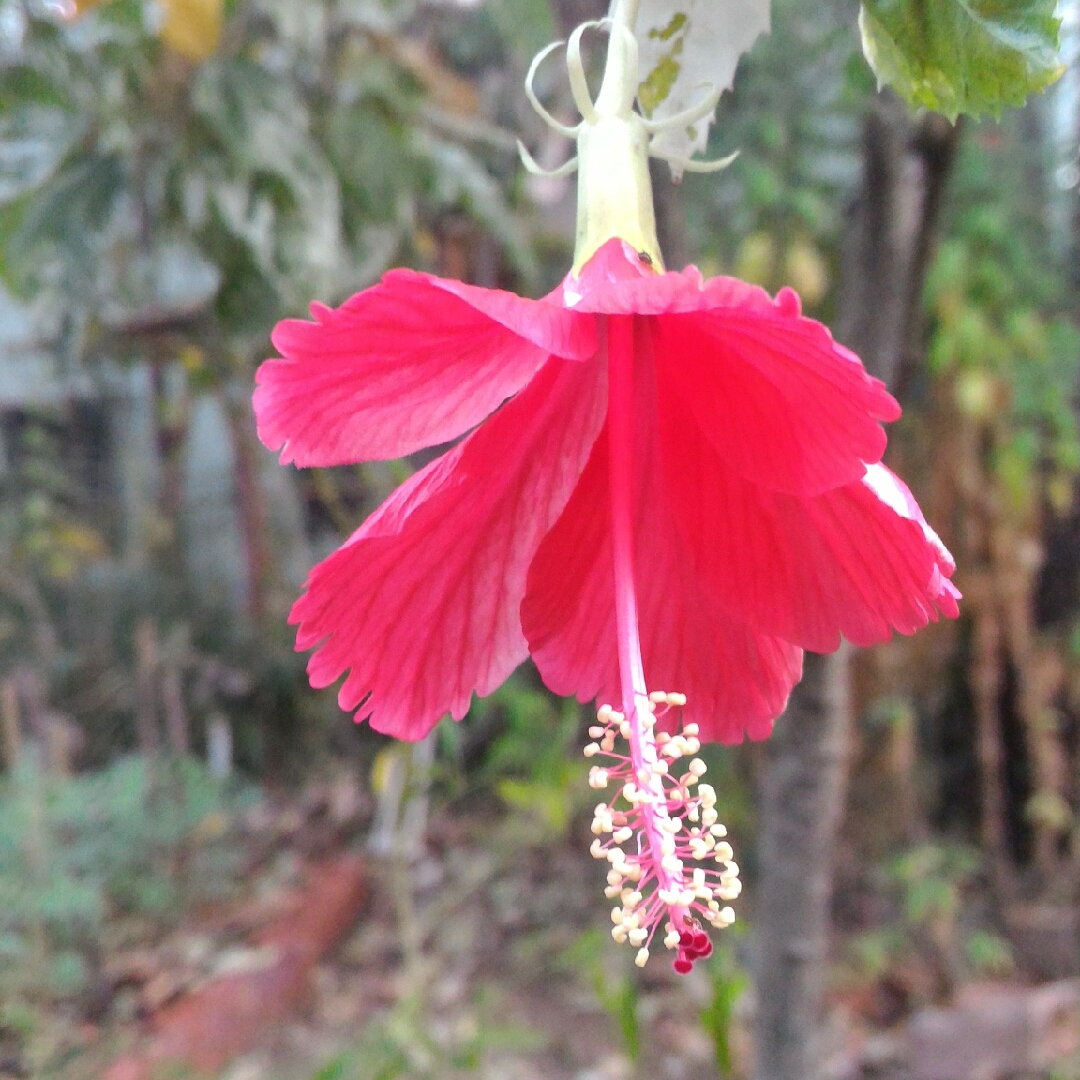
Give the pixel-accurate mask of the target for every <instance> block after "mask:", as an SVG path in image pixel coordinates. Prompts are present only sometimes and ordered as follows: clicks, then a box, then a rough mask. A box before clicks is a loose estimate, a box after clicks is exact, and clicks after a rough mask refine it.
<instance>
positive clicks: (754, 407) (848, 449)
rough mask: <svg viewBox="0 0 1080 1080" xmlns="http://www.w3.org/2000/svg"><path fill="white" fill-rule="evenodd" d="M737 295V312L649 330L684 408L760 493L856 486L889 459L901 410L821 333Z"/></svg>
mask: <svg viewBox="0 0 1080 1080" xmlns="http://www.w3.org/2000/svg"><path fill="white" fill-rule="evenodd" d="M710 284H714V283H710ZM736 284H737V285H739V286H742V283H741V282H737V283H736ZM742 288H743V289H748V288H749V287H748V286H742ZM732 291H733V290H730V289H729V290H725V292H727V293H728V295H726V296H724V297H723V299H724V300H725V301H726V302H728V303H730V304H731V305H732V306H724V307H716V308H713V309H712V310H710V311H708V312H702V313H699V314H686V315H662V316H660V317H658V318H656V319H652V320H649V322H650V325H651V326H652V327H653V328H654V331H653V332H654V340H655V349H656V354H657V363H658V364H659V365H661V366H662V367H663V368H664V371H665V374H666V376H667V378H668V380H669V385H670V387H671V391H672V393H673V394H674V395H675V396H676V397H677V399H678V401H679V405H680V406H681V408H682V409H683V410H684V411H685V412H687V413H690V414H691V415H692V416H693V417H694V419H695V420H696V421H697V424H698V426H699V427H700V428H701V430H702V431H703V432H704V433H705V435H706V437H707V438H708V440H709V442H710V443H711V444H712V446H713V448H714V449H715V450H716V452H717V453H718V454H720V456H721V457H722V458H723V459H724V461H725V462H726V463H727V464H728V465H730V466H731V467H732V468H733V469H734V470H735V471H736V472H738V473H739V475H740V476H742V477H744V478H745V479H747V480H750V481H752V482H754V483H756V484H762V485H764V486H765V487H769V488H775V489H777V490H779V491H786V492H790V493H791V494H794V495H819V494H821V493H822V492H824V491H828V490H829V489H831V488H835V487H840V486H842V485H844V484H848V483H851V482H853V481H856V480H858V479H859V478H860V477H861V476H862V474H863V471H864V464H863V463H864V462H876V461H878V460H880V458H881V455H882V454H883V453H884V452H885V432H884V430H883V428H882V426H881V424H880V423H879V421H881V420H895V419H896V418H897V417H898V416H899V407H898V406H897V404H896V402H895V401H894V400H893V398H892V397H890V395H889V394H888V392H887V391H886V390H885V387H884V385H883V384H882V383H881V382H879V381H878V380H877V379H872V378H871V377H870V376H869V375H867V373H866V371H865V370H864V368H863V366H862V364H861V363H860V362H859V360H858V359H857V358H856V357H855V356H854V354H852V353H850V352H849V351H848V350H846V349H842V348H841V347H839V346H837V344H836V343H835V342H834V341H833V339H832V336H831V335H830V334H829V332H828V330H826V329H825V327H824V326H822V325H821V324H820V323H817V322H814V321H813V320H812V319H807V318H803V317H802V316H800V315H798V314H795V313H793V312H790V309H789V313H785V312H784V311H782V310H781V307H780V306H779V305H773V304H772V303H771V302H770V304H769V306H768V308H766V309H760V308H758V307H757V306H756V305H754V304H750V303H747V304H743V303H742V302H741V301H742V299H743V298H742V297H740V296H737V295H731V293H732ZM714 292H719V290H714Z"/></svg>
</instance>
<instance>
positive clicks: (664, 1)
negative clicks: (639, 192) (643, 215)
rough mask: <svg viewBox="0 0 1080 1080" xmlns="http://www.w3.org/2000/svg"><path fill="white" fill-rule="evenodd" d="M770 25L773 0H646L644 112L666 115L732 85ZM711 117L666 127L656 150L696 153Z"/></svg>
mask: <svg viewBox="0 0 1080 1080" xmlns="http://www.w3.org/2000/svg"><path fill="white" fill-rule="evenodd" d="M768 30H769V0H642V2H641V8H640V11H639V13H638V21H637V27H636V31H635V34H636V37H637V40H638V54H639V62H640V71H641V85H640V86H639V88H638V101H639V103H640V105H641V108H642V111H643V112H644V113H645V115H646V116H648V117H649V118H650V119H651V120H663V119H665V118H666V117H669V116H674V115H675V114H676V113H679V112H682V111H683V110H684V109H687V108H690V107H691V106H692V105H695V104H697V103H698V102H699V101H701V100H702V98H703V97H704V95H705V94H706V93H707V92H708V90H709V87H710V85H711V86H713V87H716V88H718V89H721V90H727V89H729V88H730V87H731V84H732V81H733V80H734V78H735V67H736V65H737V64H738V62H739V57H740V56H741V55H742V54H743V53H744V52H746V50H747V49H749V48H750V46H751V45H752V44H753V43H754V41H755V40H756V39H757V37H758V35H759V34H764V33H768ZM712 120H713V118H712V116H708V117H705V118H704V119H702V120H699V121H698V122H697V123H695V124H693V125H691V126H689V127H686V128H680V129H678V130H675V131H670V132H664V133H663V134H661V135H659V136H657V139H656V144H655V145H656V149H657V150H659V151H660V152H661V153H662V154H663V155H665V156H670V157H676V158H680V157H681V158H688V157H691V156H692V155H693V154H695V153H697V152H698V151H700V150H704V149H705V144H706V142H707V141H708V137H709V125H710V124H711V123H712ZM672 171H673V172H674V173H675V175H676V176H678V175H679V173H680V171H681V170H679V169H677V168H674V167H673V170H672Z"/></svg>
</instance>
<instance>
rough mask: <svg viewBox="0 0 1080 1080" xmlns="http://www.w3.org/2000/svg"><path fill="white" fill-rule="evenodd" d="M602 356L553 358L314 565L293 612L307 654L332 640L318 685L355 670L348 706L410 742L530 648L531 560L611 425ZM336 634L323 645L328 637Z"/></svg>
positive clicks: (315, 673)
mask: <svg viewBox="0 0 1080 1080" xmlns="http://www.w3.org/2000/svg"><path fill="white" fill-rule="evenodd" d="M605 406H606V378H605V371H604V368H603V365H601V364H574V363H567V362H566V361H562V360H552V361H550V362H549V363H548V364H546V365H545V366H544V367H543V368H542V369H541V371H540V372H539V374H538V375H537V376H536V378H535V379H534V380H533V382H532V383H531V384H530V385H529V386H528V387H527V388H526V389H525V390H524V391H522V393H521V394H520V395H518V397H516V398H514V399H513V400H512V401H510V402H509V403H508V404H507V405H506V406H504V408H502V409H501V410H500V411H499V412H498V413H496V414H495V415H494V416H493V417H492V418H491V419H490V420H488V421H487V423H485V424H484V425H483V426H481V427H480V428H479V429H478V430H477V431H475V432H474V433H473V434H472V435H470V436H469V437H468V438H467V439H466V440H465V441H464V442H462V443H461V444H460V445H459V446H457V447H455V448H454V449H453V450H451V451H450V452H449V453H447V454H445V455H444V456H443V457H441V458H439V459H438V460H436V461H434V462H432V464H431V465H429V466H428V467H427V468H425V469H423V470H422V471H421V472H419V473H417V474H416V475H415V476H414V477H412V479H410V480H409V481H408V482H407V483H406V484H403V485H402V486H401V487H400V488H399V489H398V490H397V491H396V492H395V493H394V494H393V495H392V496H391V497H390V499H389V500H387V502H386V503H384V504H383V506H382V507H380V509H379V510H377V511H376V512H375V513H374V514H373V515H372V516H371V517H370V518H369V519H368V520H367V521H366V522H365V523H364V524H363V525H362V526H361V527H360V529H359V530H358V531H357V532H356V533H355V534H354V535H353V536H352V537H351V538H350V540H349V541H348V542H347V543H346V544H345V546H344V547H342V548H341V549H339V550H338V551H337V552H335V553H334V554H333V555H331V556H330V558H328V559H326V560H325V561H324V562H322V563H320V564H319V565H318V566H316V567H315V569H314V570H312V572H311V575H310V577H309V579H308V591H307V593H306V594H305V595H303V596H301V597H300V599H299V600H298V601H297V602H296V604H295V606H294V607H293V611H292V615H291V616H290V619H291V621H293V622H299V623H300V624H301V626H300V629H299V632H298V633H297V648H298V649H305V648H310V647H311V646H313V645H317V644H318V643H319V642H322V645H321V647H320V648H319V650H318V652H316V653H315V655H314V656H312V658H311V660H310V661H309V663H308V673H309V675H310V677H311V682H312V685H313V686H316V687H322V686H327V685H329V684H330V683H331V682H333V681H334V680H335V679H336V678H337V677H338V676H339V675H341V674H342V673H343V672H344V671H345V670H346V669H347V668H351V669H352V671H351V673H350V675H349V677H348V678H347V679H346V680H345V683H344V685H343V686H342V688H341V691H340V693H339V695H338V701H339V703H340V704H341V707H342V708H343V709H354V708H356V707H357V706H359V707H360V708H359V712H358V714H357V716H358V718H360V719H362V718H365V717H369V718H370V720H371V724H372V727H374V728H376V729H377V730H379V731H385V732H387V733H389V734H391V735H395V736H397V737H398V738H403V739H418V738H422V737H423V736H424V735H425V734H427V732H428V731H430V730H431V728H432V727H433V726H434V725H435V724H436V723H437V722H438V721H439V719H440V718H441V717H442V716H444V715H445V714H446V713H447V712H451V713H453V715H454V716H455V718H457V719H460V718H461V717H462V716H463V715H464V714H465V712H466V711H467V709H468V708H469V703H470V699H471V695H472V693H473V691H474V690H475V691H476V692H477V693H479V694H487V693H490V692H491V691H492V690H494V689H495V688H496V687H497V686H499V684H500V683H502V682H503V680H504V679H505V678H506V677H507V676H508V675H509V674H510V672H511V671H512V670H513V669H514V668H515V667H516V666H517V665H518V664H519V663H520V662H521V661H522V660H524V659H525V657H526V655H527V649H526V645H525V639H524V637H523V635H522V632H521V625H520V617H519V609H520V607H521V600H522V597H523V595H524V593H525V577H526V573H527V571H528V567H529V563H530V562H531V561H532V558H533V555H534V553H535V551H536V548H537V546H538V544H539V543H540V540H541V538H542V537H543V536H544V534H545V533H546V532H547V531H548V529H550V527H551V525H552V523H553V522H554V520H555V519H556V517H557V516H558V515H559V513H560V511H561V510H562V508H563V506H564V505H565V504H566V501H567V499H568V498H569V496H570V492H571V491H572V490H573V487H574V484H575V483H576V481H577V479H578V476H579V474H580V472H581V469H582V468H583V466H584V464H585V461H586V459H587V457H588V454H589V450H590V447H591V446H592V443H593V442H594V441H595V439H596V435H597V432H598V431H599V429H600V425H601V424H602V422H603V415H604V409H605ZM324 639H325V640H324Z"/></svg>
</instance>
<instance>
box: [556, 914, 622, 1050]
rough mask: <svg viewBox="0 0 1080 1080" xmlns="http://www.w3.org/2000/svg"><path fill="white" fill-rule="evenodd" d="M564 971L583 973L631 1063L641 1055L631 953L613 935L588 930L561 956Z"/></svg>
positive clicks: (596, 928) (601, 931)
mask: <svg viewBox="0 0 1080 1080" xmlns="http://www.w3.org/2000/svg"><path fill="white" fill-rule="evenodd" d="M558 966H559V967H560V968H561V969H562V970H563V971H565V972H568V973H576V974H583V975H584V976H585V977H586V978H587V979H588V980H589V983H590V984H591V986H592V991H593V994H594V995H595V997H596V1000H597V1002H598V1003H599V1004H600V1006H601V1007H602V1008H603V1010H604V1012H606V1013H607V1014H608V1016H610V1017H611V1019H612V1021H613V1023H614V1024H615V1028H616V1030H617V1031H618V1032H619V1035H620V1036H621V1040H622V1047H623V1050H624V1051H625V1052H626V1056H627V1057H628V1058H629V1059H630V1060H631V1061H637V1060H638V1057H639V1056H640V1054H641V1021H640V1019H639V1017H638V999H639V992H638V981H637V979H635V977H634V974H635V972H634V969H633V966H632V964H631V962H630V952H629V950H627V949H620V948H619V947H618V946H617V945H615V943H614V942H613V941H612V940H611V936H610V934H608V933H607V932H606V931H605V930H601V929H600V928H599V927H594V928H592V929H590V930H586V931H585V932H584V933H583V934H581V935H580V937H578V939H577V940H576V941H575V942H574V943H573V944H572V945H570V946H569V947H568V948H566V949H564V950H563V952H562V953H561V954H560V955H559V960H558Z"/></svg>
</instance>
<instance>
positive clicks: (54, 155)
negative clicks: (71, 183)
mask: <svg viewBox="0 0 1080 1080" xmlns="http://www.w3.org/2000/svg"><path fill="white" fill-rule="evenodd" d="M84 126H85V125H84V124H83V122H82V120H81V119H80V118H79V117H78V116H75V115H73V114H72V113H70V112H68V111H67V110H65V109H58V108H53V107H50V106H48V105H40V104H38V103H36V102H26V103H23V104H20V105H17V106H15V108H13V109H10V110H9V109H5V110H4V111H3V113H2V114H0V205H2V204H4V203H9V202H11V201H12V200H13V199H17V198H18V197H19V196H20V195H22V194H24V193H25V192H27V191H32V190H33V189H34V188H36V187H38V186H39V185H40V184H43V183H44V182H45V181H46V180H48V178H49V177H50V176H52V174H53V173H54V172H55V171H56V169H57V167H58V166H59V164H60V162H61V161H63V160H64V158H65V157H66V155H67V153H68V151H69V150H70V149H71V147H72V146H73V145H74V144H75V142H76V141H77V140H78V139H79V137H80V136H81V135H82V132H83V129H84Z"/></svg>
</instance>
